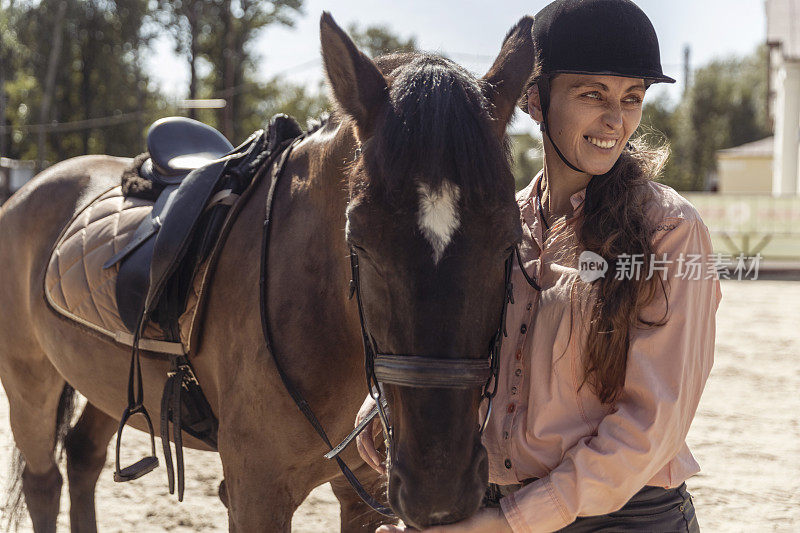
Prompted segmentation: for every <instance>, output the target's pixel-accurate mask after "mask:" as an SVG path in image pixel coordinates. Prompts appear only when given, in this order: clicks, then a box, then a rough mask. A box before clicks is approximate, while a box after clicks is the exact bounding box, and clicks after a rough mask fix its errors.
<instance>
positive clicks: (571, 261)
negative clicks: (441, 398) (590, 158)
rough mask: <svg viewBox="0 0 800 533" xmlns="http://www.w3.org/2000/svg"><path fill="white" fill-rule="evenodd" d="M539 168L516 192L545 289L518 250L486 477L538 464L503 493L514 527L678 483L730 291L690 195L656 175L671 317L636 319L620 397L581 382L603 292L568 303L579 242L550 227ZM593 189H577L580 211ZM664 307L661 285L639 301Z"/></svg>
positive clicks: (526, 251) (599, 509)
mask: <svg viewBox="0 0 800 533" xmlns="http://www.w3.org/2000/svg"><path fill="white" fill-rule="evenodd" d="M541 179H542V174H541V173H540V174H539V175H537V177H536V178H534V180H533V181H532V182H531V184H530V185H529V186H528V187H527V188H525V189H524V190H522V191H521V192H520V193H519V194H518V195H517V201H518V203H519V206H520V209H521V214H522V221H523V242H522V244H521V246H520V251H521V255H522V258H523V262H524V265H525V268H526V270H527V272H528V274H529V275H531V276H532V277H534V278H535V279H536V280H537V281H538V283H539V284H540V285H541V287H542V292H541V293H539V292H538V291H536V290H534V289H533V288H531V287H530V286H529V285H528V284H527V283H526V282H525V280H524V279H523V276H522V273H521V271H520V270H519V266H518V265H516V264H515V266H514V272H513V283H514V304H513V305H511V304H509V307H508V322H507V330H508V338H507V339H505V341H504V343H503V349H502V353H501V355H500V365H501V366H500V369H501V374H500V379H499V385H498V392H497V396H496V397H495V399H494V402H495V403H494V407H493V409H492V410H493V414H492V417H491V419H490V421H489V425H488V427H487V429H486V431H485V432H484V435H483V444H484V445H485V446H486V449H487V451H488V455H489V480H490V481H491V482H493V483H497V484H501V485H507V484H514V483H519V482H520V481H522V480H525V479H528V478H532V477H537V478H540V479H538V480H536V481H534V482H532V483H530V484H528V485H526V486H525V487H523V488H522V489H520V490H518V491H517V492H515V493H513V494H511V495H509V496H507V497H505V498H503V499H501V500H500V504H501V508H502V510H503V513H504V514H505V517H506V519H507V520H508V522H509V523H510V524H511V527H512V529H513V530H514V531H515V532H516V533H523V532H526V533H527V532H534V531H537V532H538V531H555V530H558V529H560V528H562V527H564V526H566V525H568V524H570V523H571V522H573V521H574V520H575V518H576V517H578V516H593V515H602V514H606V513H610V512H613V511H615V510H618V509H620V508H621V507H622V506H623V505H624V504H625V503H626V502H627V501H628V500H629V499H630V498H631V497H632V496H633V495H634V494H635V493H636V492H637V491H639V490H640V489H641V488H642V487H643V486H644V485H654V486H661V487H665V488H669V487H677V486H679V485H680V484H681V483H682V482H683V481H684V480H685V479H687V478H688V477H690V476H692V475H694V474H695V473H697V472H698V471H699V470H700V467H699V466H698V464H697V462H696V461H695V459H694V457H692V454H691V452H690V451H689V448H688V447H687V446H686V441H685V439H686V434H687V433H688V431H689V425H690V424H691V422H692V418H693V417H694V413H695V410H696V409H697V404H698V402H699V401H700V395H701V393H702V391H703V387H704V386H705V382H706V379H707V378H708V375H709V372H710V371H711V365H712V363H713V359H714V331H715V314H716V310H717V307H718V306H719V302H720V299H721V297H722V296H721V291H720V284H719V277H718V275H717V271H716V270H715V269H714V268H712V267H711V266H710V265H709V264H708V261H709V260H710V258H709V256H710V255H711V254H713V251H712V246H711V240H710V237H709V232H708V228H707V227H706V226H705V224H703V221H702V220H701V219H700V216H699V215H698V213H697V211H696V210H695V208H694V207H693V206H692V205H691V204H690V203H689V202H688V201H687V200H685V199H684V198H683V197H682V196H680V195H679V194H678V193H676V192H675V191H674V190H673V189H671V188H670V187H667V186H666V185H662V184H659V183H655V182H652V183H651V184H650V187H651V188H652V190H653V192H654V193H655V197H656V201H655V202H653V204H652V205H651V207H650V209H649V210H648V215H647V216H648V217H649V218H650V220H652V221H653V222H654V223H655V224H656V232H655V235H654V238H653V244H654V249H655V252H656V254H655V259H656V260H657V261H661V263H659V264H660V265H662V268H665V269H666V270H665V271H662V272H664V273H663V274H661V275H662V277H664V278H665V279H667V283H668V285H667V287H668V288H667V290H668V295H669V314H668V321H667V323H666V324H665V325H664V326H661V327H656V328H651V329H640V328H633V329H632V330H631V332H630V351H629V353H628V360H627V370H626V378H625V387H624V389H623V392H622V394H621V396H620V398H619V399H618V400H617V401H616V403H615V404H614V405H604V404H602V403H601V402H600V400H599V399H598V398H597V396H596V395H595V394H594V393H593V392H592V390H591V388H590V387H589V386H588V385H585V386H583V387H582V388H581V389H580V391H578V387H579V385H580V383H581V380H582V378H583V370H582V369H583V366H582V364H581V361H582V359H581V355H582V346H583V345H584V343H585V340H586V337H587V330H588V325H587V323H588V314H589V310H590V309H591V308H590V307H589V302H591V300H592V298H593V297H594V294H593V291H583V292H584V295H583V297H581V298H576V295H575V294H574V293H573V300H574V301H575V303H574V304H573V305H571V304H570V288H571V286H572V282H573V281H574V280H575V278H576V277H577V276H579V275H580V271H579V270H578V268H577V267H578V261H577V259H576V258H575V257H574V255H573V256H571V257H570V256H569V254H567V255H566V256H565V254H564V253H563V252H564V250H565V249H566V248H569V245H570V244H573V245H574V242H572V241H571V240H570V238H565V235H566V234H567V232H564V231H563V230H561V231H559V229H558V228H557V227H554V228H553V229H552V230H551V234H550V235H548V236H547V239H546V240H545V239H543V236H542V229H543V223H542V220H541V218H540V217H539V213H538V209H536V196H535V195H536V185H537V182H538V181H539V180H541ZM585 194H586V190H585V189H584V190H581V191H579V192H577V193H575V194H574V195H573V196H572V197H571V203H572V207H573V209H574V212H573V216H574V215H575V214H577V213H579V211H580V210H581V209H582V206H583V199H584V196H585ZM580 251H581V250H578V254H579V253H580ZM664 254H666V255H664ZM691 256H694V257H695V259H691ZM697 256H701V257H702V259H701V261H702V263H703V265H704V267H703V269H702V270H700V272H699V275H698V272H697V271H696V270H695V271H693V272H690V270H689V269H688V268H687V265H688V264H689V263H690V262H692V261H696V260H697ZM658 272H659V271H658V270H656V272H655V273H654V275H659V273H658ZM647 274H648V273H646V272H643V273H642V275H647ZM688 274H691V275H688ZM605 275H618V273H616V272H611V271H607V272H606V274H605ZM619 275H622V274H621V273H620V274H619ZM628 275H630V272H629V273H628ZM585 286H586V285H584V287H585ZM659 294H660V293H659ZM664 309H665V308H664V301H663V295H661V296H660V297H659V296H658V295H657V297H656V299H655V300H654V301H653V302H652V303H651V304H650V305H649V306H648V307H647V308H646V309H644V312H643V313H642V314H643V316H644V317H646V318H648V319H650V320H659V319H661V318H663V316H664ZM485 407H486V406H485V403H484V405H483V406H482V408H481V416H483V414H484V413H485Z"/></svg>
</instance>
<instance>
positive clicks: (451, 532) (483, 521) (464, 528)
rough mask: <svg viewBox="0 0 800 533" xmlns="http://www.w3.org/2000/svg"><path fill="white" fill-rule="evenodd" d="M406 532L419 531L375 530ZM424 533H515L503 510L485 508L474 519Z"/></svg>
mask: <svg viewBox="0 0 800 533" xmlns="http://www.w3.org/2000/svg"><path fill="white" fill-rule="evenodd" d="M404 531H417V530H416V529H414V528H408V527H405V528H404V527H400V526H389V525H384V526H381V527H379V528H378V529H376V530H375V533H402V532H404ZM422 533H513V532H512V529H511V526H510V525H509V524H508V521H507V520H506V517H505V516H504V515H503V510H502V509H500V508H499V507H498V508H489V507H484V508H483V509H481V510H479V511H478V512H477V513H475V514H474V515H472V517H470V518H467V519H466V520H462V521H461V522H456V523H455V524H448V525H446V526H434V527H429V528H426V529H423V530H422Z"/></svg>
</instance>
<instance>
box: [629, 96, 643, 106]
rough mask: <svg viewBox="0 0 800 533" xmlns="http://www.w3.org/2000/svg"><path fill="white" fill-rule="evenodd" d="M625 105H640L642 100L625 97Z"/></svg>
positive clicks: (636, 97)
mask: <svg viewBox="0 0 800 533" xmlns="http://www.w3.org/2000/svg"><path fill="white" fill-rule="evenodd" d="M625 103H628V104H641V103H642V99H641V98H639V97H638V96H629V97H627V98H626V99H625Z"/></svg>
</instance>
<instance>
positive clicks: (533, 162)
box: [509, 133, 544, 191]
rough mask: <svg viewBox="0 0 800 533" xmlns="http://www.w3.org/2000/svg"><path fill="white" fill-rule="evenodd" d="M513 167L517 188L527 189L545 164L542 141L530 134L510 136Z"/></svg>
mask: <svg viewBox="0 0 800 533" xmlns="http://www.w3.org/2000/svg"><path fill="white" fill-rule="evenodd" d="M509 137H510V139H511V155H512V158H513V159H512V161H513V164H512V167H511V170H512V172H513V173H514V181H515V182H516V183H515V185H516V188H517V190H518V191H519V190H520V189H523V188H525V187H526V186H527V185H528V183H530V181H531V180H532V179H533V178H534V176H536V174H538V173H539V171H540V170H542V166H543V164H544V157H543V156H544V149H543V147H542V139H541V138H537V137H534V136H532V135H531V134H529V133H520V134H516V135H510V136H509Z"/></svg>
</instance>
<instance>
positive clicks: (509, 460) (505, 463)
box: [503, 459, 511, 470]
mask: <svg viewBox="0 0 800 533" xmlns="http://www.w3.org/2000/svg"><path fill="white" fill-rule="evenodd" d="M503 464H504V465H506V468H508V469H509V470H511V459H506V460H505V462H504V463H503Z"/></svg>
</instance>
